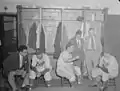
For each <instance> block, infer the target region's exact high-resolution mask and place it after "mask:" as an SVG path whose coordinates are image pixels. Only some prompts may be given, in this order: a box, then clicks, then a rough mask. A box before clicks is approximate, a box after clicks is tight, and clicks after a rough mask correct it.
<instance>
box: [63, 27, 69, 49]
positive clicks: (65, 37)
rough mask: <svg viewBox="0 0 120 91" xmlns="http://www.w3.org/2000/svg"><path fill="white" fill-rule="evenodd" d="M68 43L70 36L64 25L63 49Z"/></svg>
mask: <svg viewBox="0 0 120 91" xmlns="http://www.w3.org/2000/svg"><path fill="white" fill-rule="evenodd" d="M67 43H68V36H67V31H66V28H65V26H63V32H62V40H61V51H63V50H65V48H66V44H67Z"/></svg>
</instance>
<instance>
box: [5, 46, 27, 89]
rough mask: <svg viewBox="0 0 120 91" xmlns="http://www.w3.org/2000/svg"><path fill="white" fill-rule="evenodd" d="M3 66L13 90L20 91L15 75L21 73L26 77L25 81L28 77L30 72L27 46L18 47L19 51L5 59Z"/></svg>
mask: <svg viewBox="0 0 120 91" xmlns="http://www.w3.org/2000/svg"><path fill="white" fill-rule="evenodd" d="M3 68H4V73H5V75H6V76H8V82H9V83H10V85H11V87H12V89H13V91H18V89H17V86H16V83H15V76H16V75H21V76H22V77H23V78H24V82H25V81H27V79H28V78H26V77H27V76H26V73H27V72H28V59H27V47H26V46H25V45H21V46H20V47H19V48H18V52H16V53H13V54H11V55H10V56H8V58H6V59H5V60H4V63H3Z"/></svg>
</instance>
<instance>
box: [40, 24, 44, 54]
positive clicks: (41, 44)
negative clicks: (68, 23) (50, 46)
mask: <svg viewBox="0 0 120 91" xmlns="http://www.w3.org/2000/svg"><path fill="white" fill-rule="evenodd" d="M40 51H41V53H45V33H44V29H43V26H42V25H41V32H40Z"/></svg>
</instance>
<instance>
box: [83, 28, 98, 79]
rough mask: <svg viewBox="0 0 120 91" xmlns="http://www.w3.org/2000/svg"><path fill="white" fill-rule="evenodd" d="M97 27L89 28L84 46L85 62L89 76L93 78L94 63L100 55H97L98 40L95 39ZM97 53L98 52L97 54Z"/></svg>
mask: <svg viewBox="0 0 120 91" xmlns="http://www.w3.org/2000/svg"><path fill="white" fill-rule="evenodd" d="M95 37H96V35H95V29H94V28H90V29H89V30H88V36H86V37H85V42H84V48H85V62H86V66H87V71H88V77H89V79H90V80H92V77H91V71H92V68H94V65H95V64H96V63H97V61H98V59H97V58H98V56H97V55H96V54H97V53H96V41H95ZM95 53H96V54H95Z"/></svg>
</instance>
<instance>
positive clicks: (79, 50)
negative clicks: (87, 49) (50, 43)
mask: <svg viewBox="0 0 120 91" xmlns="http://www.w3.org/2000/svg"><path fill="white" fill-rule="evenodd" d="M69 42H72V43H73V44H74V51H73V53H72V56H73V57H76V56H79V57H80V60H79V61H75V62H74V64H75V65H78V66H80V64H81V61H84V50H83V40H82V39H81V48H79V47H78V44H77V41H76V37H73V38H72V39H71V40H70V41H69Z"/></svg>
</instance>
